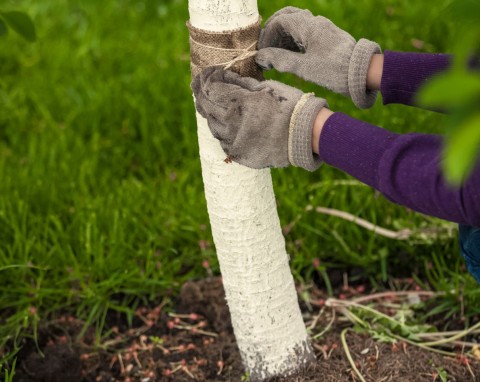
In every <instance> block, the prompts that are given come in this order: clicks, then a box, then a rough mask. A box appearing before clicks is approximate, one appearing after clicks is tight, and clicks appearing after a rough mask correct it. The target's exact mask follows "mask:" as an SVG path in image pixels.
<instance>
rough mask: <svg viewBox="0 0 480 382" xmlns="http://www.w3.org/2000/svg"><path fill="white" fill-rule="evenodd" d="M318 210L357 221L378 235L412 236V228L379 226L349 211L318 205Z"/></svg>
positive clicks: (406, 237)
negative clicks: (390, 228) (394, 229)
mask: <svg viewBox="0 0 480 382" xmlns="http://www.w3.org/2000/svg"><path fill="white" fill-rule="evenodd" d="M316 211H317V212H318V213H319V214H325V215H330V216H336V217H338V218H341V219H344V220H346V221H349V222H351V223H355V224H357V225H359V226H360V227H363V228H365V229H368V230H369V231H372V232H375V233H376V234H378V235H381V236H384V237H387V238H389V239H395V240H406V239H408V238H410V236H412V232H413V231H412V230H411V229H402V230H400V231H392V230H389V229H386V228H382V227H378V226H377V225H375V224H373V223H370V222H369V221H367V220H365V219H362V218H359V217H358V216H355V215H352V214H351V213H349V212H345V211H340V210H335V209H333V208H325V207H317V208H316Z"/></svg>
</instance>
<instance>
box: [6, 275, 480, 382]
mask: <svg viewBox="0 0 480 382" xmlns="http://www.w3.org/2000/svg"><path fill="white" fill-rule="evenodd" d="M339 292H341V293H339V297H340V298H342V299H348V298H349V297H351V296H352V295H355V296H361V295H362V294H365V295H366V291H365V290H364V287H363V286H362V287H358V288H352V287H350V288H349V289H348V290H345V289H344V290H343V291H342V290H339ZM309 293H310V299H309V302H308V303H306V302H305V301H304V300H301V307H302V312H303V313H304V318H305V321H306V322H307V325H308V326H310V327H312V328H311V330H312V333H318V332H320V331H321V330H322V329H323V328H325V327H327V326H328V324H329V323H330V322H332V319H331V318H332V311H331V309H330V308H326V307H325V306H324V301H325V298H326V294H325V292H323V291H321V290H320V289H318V288H316V287H313V288H310V292H309ZM322 308H323V310H322ZM320 313H321V314H320ZM437 319H438V318H437ZM107 321H108V327H109V328H110V333H109V334H108V335H106V336H105V337H104V338H102V340H101V341H100V343H101V346H100V347H99V346H94V343H95V333H94V331H93V329H89V330H87V332H86V333H85V335H84V336H83V337H82V338H81V339H78V336H79V334H80V332H81V330H82V328H83V327H84V325H83V322H81V321H79V320H77V319H76V318H74V317H71V316H62V317H59V318H58V319H57V320H55V321H50V322H44V323H42V324H41V326H40V328H39V335H38V347H37V346H36V344H35V343H34V341H33V340H28V341H25V343H24V344H23V348H22V350H21V351H20V353H19V358H18V362H17V365H18V366H17V373H16V376H15V378H14V381H18V382H40V381H44V382H50V381H52V382H57V381H58V382H60V381H62V382H64V381H65V382H67V381H68V382H77V381H78V382H81V381H95V382H99V381H125V382H131V381H142V382H149V381H179V382H183V381H190V382H191V381H235V382H237V381H242V380H245V373H244V370H243V367H242V363H241V359H240V355H239V352H238V348H237V346H236V343H235V338H234V336H233V331H232V326H231V322H230V316H229V312H228V307H227V305H226V303H225V296H224V291H223V287H222V282H221V279H220V278H212V279H205V280H200V281H195V282H188V283H186V284H185V285H184V286H183V288H182V291H181V293H180V296H179V298H178V301H177V303H176V306H175V309H174V311H168V309H167V308H166V307H165V306H163V305H162V304H160V305H158V306H153V307H141V308H139V309H137V311H136V315H135V317H134V318H133V321H132V324H131V325H129V324H127V319H126V317H125V315H122V314H112V315H110V316H109V317H108V320H107ZM315 321H316V322H315ZM349 326H351V324H350V323H349V322H347V321H346V320H341V319H340V318H338V317H337V318H336V319H335V320H333V324H332V326H331V328H330V330H329V331H328V332H326V333H325V334H324V335H323V336H321V337H320V338H319V339H318V340H314V341H313V345H314V348H315V352H316V355H317V359H318V361H317V362H316V363H315V364H314V365H311V367H310V368H309V369H308V370H305V371H304V372H303V373H302V374H301V375H298V376H295V377H289V378H276V379H272V380H271V381H270V382H283V381H296V382H301V381H319V382H320V381H322V382H330V381H332V382H333V381H335V382H338V381H358V380H359V379H358V377H357V376H356V375H355V373H354V372H353V370H352V367H351V365H350V363H349V361H348V359H347V357H346V354H345V351H344V348H343V346H342V344H341V340H340V333H341V332H342V330H343V329H344V328H345V327H349ZM346 338H347V343H348V348H349V350H350V353H351V356H352V358H353V360H354V362H355V364H356V367H357V368H358V370H359V371H360V373H361V374H362V375H363V377H364V378H365V380H366V381H375V382H381V381H382V382H387V381H401V382H435V381H437V382H443V381H475V380H476V378H477V376H479V377H478V378H479V380H480V363H479V362H475V361H472V360H471V359H470V360H466V358H465V357H463V356H462V355H461V352H462V350H461V349H457V350H456V351H457V352H458V355H457V357H447V356H443V355H441V354H436V353H432V352H429V351H426V350H423V349H420V348H418V347H416V346H412V345H409V344H406V343H402V342H398V343H396V344H389V343H383V342H378V341H376V340H374V339H372V338H371V336H369V335H366V334H358V333H355V332H353V331H349V332H348V334H347V337H346ZM473 340H475V339H473ZM470 341H472V339H470ZM39 350H41V352H42V353H43V354H40V352H39ZM242 378H243V379H242ZM444 378H446V379H444Z"/></svg>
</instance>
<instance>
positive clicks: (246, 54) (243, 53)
mask: <svg viewBox="0 0 480 382" xmlns="http://www.w3.org/2000/svg"><path fill="white" fill-rule="evenodd" d="M257 42H258V41H254V42H253V43H252V44H250V45H249V46H247V47H246V48H244V49H226V48H219V47H215V46H209V45H205V44H202V43H199V42H198V41H195V40H194V39H193V38H191V37H190V44H191V45H192V46H194V45H196V46H200V47H202V48H206V49H210V50H217V51H220V52H225V53H232V54H235V53H238V54H237V55H236V56H235V57H234V58H232V59H231V60H229V61H226V62H221V63H212V64H210V65H197V64H195V66H196V67H198V68H202V69H203V68H208V67H210V66H222V67H223V68H224V69H230V68H231V67H232V66H233V65H235V64H236V63H237V62H241V61H244V60H246V59H248V58H250V57H254V56H256V55H257V52H258V50H256V49H255V48H256V46H257Z"/></svg>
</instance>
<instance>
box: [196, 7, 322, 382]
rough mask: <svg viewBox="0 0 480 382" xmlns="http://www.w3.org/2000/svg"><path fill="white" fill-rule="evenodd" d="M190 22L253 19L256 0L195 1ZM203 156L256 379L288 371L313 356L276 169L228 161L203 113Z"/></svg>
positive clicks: (229, 288)
mask: <svg viewBox="0 0 480 382" xmlns="http://www.w3.org/2000/svg"><path fill="white" fill-rule="evenodd" d="M189 9H190V21H191V23H192V25H193V26H194V27H197V28H199V29H203V30H208V31H216V32H219V31H228V30H233V29H237V28H241V27H246V26H248V25H252V24H254V23H255V22H256V21H257V19H258V17H259V16H258V10H257V3H256V0H190V1H189ZM197 122H198V139H199V144H200V159H201V163H202V173H203V181H204V186H205V194H206V199H207V206H208V212H209V215H210V221H211V226H212V231H213V238H214V241H215V246H216V250H217V255H218V258H219V262H220V268H221V272H222V276H223V284H224V287H225V293H226V297H227V301H228V306H229V308H230V313H231V317H232V324H233V328H234V331H235V337H236V339H237V343H238V347H239V349H240V352H241V354H242V358H243V361H244V364H245V366H246V368H247V370H248V371H250V375H251V379H252V380H254V381H259V380H263V379H265V378H268V377H272V376H275V375H287V374H290V373H292V372H294V371H296V370H298V369H299V368H300V367H302V366H304V365H305V364H306V363H307V362H308V361H310V360H312V359H313V357H314V355H313V351H312V349H311V347H310V345H309V340H308V335H307V332H306V329H305V325H304V323H303V319H302V316H301V312H300V308H299V305H298V300H297V294H296V291H295V286H294V282H293V277H292V274H291V271H290V267H289V258H288V255H287V253H286V250H285V240H284V237H283V235H282V231H281V227H280V221H279V218H278V214H277V210H276V203H275V195H274V193H273V187H272V179H271V175H270V170H268V169H265V170H252V169H249V168H247V167H244V166H241V165H238V164H236V163H231V164H227V163H225V162H224V160H225V158H226V155H225V153H224V152H223V150H222V148H221V146H220V144H219V142H218V141H217V140H216V139H215V138H213V136H212V134H211V133H210V130H209V128H208V124H207V121H206V120H205V119H204V118H203V117H201V116H200V115H199V114H198V113H197Z"/></svg>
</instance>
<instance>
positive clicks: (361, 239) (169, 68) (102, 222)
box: [0, 0, 480, 369]
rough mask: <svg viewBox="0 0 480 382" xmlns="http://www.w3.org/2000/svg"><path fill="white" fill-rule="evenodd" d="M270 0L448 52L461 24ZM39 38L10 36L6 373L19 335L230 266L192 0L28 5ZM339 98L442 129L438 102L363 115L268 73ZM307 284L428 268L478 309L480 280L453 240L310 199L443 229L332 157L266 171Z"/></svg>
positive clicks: (386, 44)
mask: <svg viewBox="0 0 480 382" xmlns="http://www.w3.org/2000/svg"><path fill="white" fill-rule="evenodd" d="M332 4H333V3H332V2H327V1H323V0H322V1H316V2H302V1H300V0H291V1H289V2H286V1H280V0H276V1H262V2H260V4H259V8H260V11H261V13H262V15H263V16H264V19H266V18H267V17H268V16H270V15H271V14H272V13H273V12H274V11H276V10H277V9H279V8H281V7H283V6H286V5H294V6H298V7H310V9H311V10H312V12H314V13H318V14H323V15H325V16H326V17H329V18H331V19H333V20H334V21H335V22H336V23H337V24H338V25H339V26H341V27H343V28H345V29H347V30H348V31H349V32H350V33H351V34H352V35H354V36H355V37H357V38H359V37H366V38H369V39H372V40H375V41H378V42H379V43H380V44H381V45H382V47H383V48H384V49H395V50H408V51H412V50H416V49H415V48H414V47H413V46H412V39H417V40H421V41H425V43H424V48H423V51H445V50H446V49H447V41H446V40H445V34H446V33H447V32H446V31H449V30H451V25H450V24H448V23H447V22H446V21H443V20H442V19H439V17H438V12H437V11H436V10H435V9H434V10H432V9H431V8H432V6H431V5H430V4H429V3H427V2H416V1H413V0H408V1H404V2H401V3H398V2H396V1H393V0H388V1H384V2H383V3H382V4H381V5H379V4H378V2H373V1H366V0H363V1H359V0H344V1H342V2H341V5H340V3H339V4H337V3H335V4H336V5H332ZM2 7H4V8H11V9H20V10H24V11H27V12H28V13H29V14H30V15H31V16H32V17H33V19H34V20H35V24H36V27H37V32H38V41H37V42H36V43H34V44H28V43H26V42H24V41H23V40H21V39H20V38H19V37H17V36H15V35H13V34H11V35H9V36H7V37H4V38H2V39H0V46H1V49H0V174H1V182H0V356H1V357H2V359H3V361H0V369H2V367H4V366H2V363H4V362H6V361H7V360H8V359H9V358H11V356H13V355H14V350H15V349H13V348H12V346H8V347H5V344H6V343H7V341H10V343H12V342H11V340H12V339H15V338H16V343H19V341H20V339H21V338H22V336H35V327H36V325H37V323H38V322H39V320H41V319H45V318H48V317H51V316H52V315H54V314H55V313H57V312H59V311H66V310H67V311H70V312H72V313H74V314H76V315H77V316H78V317H80V318H82V319H85V320H86V321H87V323H92V324H96V325H97V327H98V328H99V330H101V328H102V325H103V322H104V319H105V315H106V312H107V311H108V310H110V309H114V310H120V311H124V312H129V311H130V310H132V309H134V308H135V306H136V305H137V304H138V303H140V301H148V300H158V299H162V298H163V297H165V296H170V295H171V294H172V293H174V292H175V291H176V290H177V289H178V287H179V286H180V285H181V283H182V282H183V281H184V280H186V279H189V278H201V277H204V276H205V275H206V274H207V270H206V269H205V268H204V266H202V263H203V262H204V261H208V262H209V264H210V267H211V269H212V270H213V272H215V273H218V265H217V263H216V258H215V250H214V248H213V244H212V243H213V240H212V236H211V232H210V227H209V223H208V215H207V211H206V205H205V199H204V195H203V185H202V179H201V170H200V163H199V158H198V144H197V138H196V124H195V118H194V106H193V101H192V97H191V91H190V89H189V82H190V74H189V53H188V36H187V30H186V28H185V21H186V20H187V18H188V10H187V3H186V1H180V0H151V1H146V0H135V1H132V0H103V1H101V2H98V1H95V0H82V1H75V2H70V1H66V0H56V1H53V0H44V1H41V2H39V1H33V0H19V1H13V0H10V1H7V2H6V5H2ZM268 77H269V78H275V79H280V80H282V81H285V82H287V83H289V84H291V85H295V86H298V87H301V88H302V89H304V90H306V91H307V90H309V91H312V90H313V91H315V92H316V93H317V94H319V95H321V96H325V97H327V98H328V100H329V103H330V105H331V107H332V108H333V109H334V110H341V111H344V112H346V113H349V114H350V115H353V116H354V117H357V118H360V119H363V120H366V121H369V122H372V123H375V124H377V125H380V126H384V127H385V128H388V129H390V130H392V131H396V132H408V131H423V132H430V133H436V132H437V133H438V132H441V131H439V129H438V128H437V126H438V125H439V122H440V121H441V119H442V118H443V117H442V116H441V115H438V114H434V113H429V112H426V111H421V110H416V109H413V108H406V107H401V106H389V107H383V106H382V105H381V101H379V102H378V103H377V105H376V106H375V107H374V108H373V109H371V110H369V111H359V110H356V109H355V108H354V107H353V104H352V103H351V102H350V101H349V100H347V99H344V98H342V97H339V96H336V95H334V94H332V93H329V92H327V91H326V90H323V89H320V88H318V87H315V86H313V85H309V84H306V83H304V82H302V81H300V80H298V79H296V78H294V77H293V76H289V75H279V74H278V73H268ZM272 174H273V179H274V187H275V193H276V196H277V199H278V211H279V215H280V218H281V222H282V225H283V226H287V225H288V224H289V223H291V222H293V221H295V222H296V223H295V224H294V225H293V228H292V229H291V230H290V232H289V233H288V234H287V235H286V239H287V250H288V252H289V253H290V254H291V256H292V262H291V265H292V270H293V272H294V274H295V277H296V278H297V279H299V280H300V279H307V280H308V279H310V277H311V274H312V271H313V266H312V260H313V259H314V258H319V259H320V260H321V264H322V267H328V268H332V267H338V268H342V267H346V266H353V267H362V268H364V269H365V270H366V271H367V273H368V274H369V275H371V278H372V281H373V282H381V281H382V280H387V279H388V278H389V277H391V276H395V275H398V273H399V271H401V269H400V268H401V267H403V266H405V264H408V267H407V268H406V271H407V272H408V273H412V272H419V273H422V274H426V276H427V278H428V280H429V282H430V283H431V284H432V285H433V286H434V288H435V289H436V290H441V291H445V292H447V296H446V297H445V302H444V304H443V307H442V309H443V310H444V311H445V312H453V313H455V312H459V311H460V305H459V302H458V301H459V298H460V297H461V298H462V299H463V303H464V305H463V307H464V311H463V314H465V315H466V316H467V317H469V316H473V315H474V314H478V313H480V308H478V306H479V305H478V302H479V300H480V296H479V293H480V292H479V289H478V288H477V286H476V284H475V282H474V280H473V278H471V277H470V276H468V275H467V274H466V272H465V270H464V267H463V263H462V260H461V259H460V256H459V254H458V250H457V243H456V240H455V239H454V238H450V239H441V240H434V239H426V240H422V241H420V242H418V241H417V242H415V243H413V242H411V241H406V242H401V241H392V240H389V239H386V238H382V237H379V236H377V235H375V234H373V233H372V232H370V231H366V230H364V229H362V228H360V227H357V226H356V225H354V224H352V223H348V222H345V221H343V220H341V219H338V218H335V217H327V216H323V215H319V214H317V213H315V212H308V211H306V207H307V206H313V207H315V206H319V205H321V206H325V207H329V208H336V209H340V210H345V211H348V212H350V213H352V214H355V215H358V216H361V217H362V218H364V219H366V220H369V221H371V222H373V223H375V224H379V225H381V226H383V227H387V228H391V229H401V228H418V227H431V226H436V227H438V226H445V225H446V223H444V222H441V221H440V220H437V219H432V218H427V217H425V216H423V215H420V214H416V213H413V212H411V211H408V210H406V209H405V208H403V207H400V206H396V205H393V204H391V203H390V202H388V201H387V200H386V199H384V198H383V197H381V196H379V195H378V194H376V193H375V192H374V191H373V190H371V189H369V188H368V187H365V186H361V185H358V184H353V185H352V184H351V183H347V184H346V185H338V184H337V185H336V182H337V183H338V181H339V180H345V179H349V177H348V176H347V175H345V174H343V173H341V172H340V171H338V170H335V169H333V168H329V167H327V166H324V167H323V168H322V169H321V170H320V171H318V172H316V173H313V174H310V173H307V172H304V171H302V170H299V169H295V168H289V169H281V170H274V171H272Z"/></svg>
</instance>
